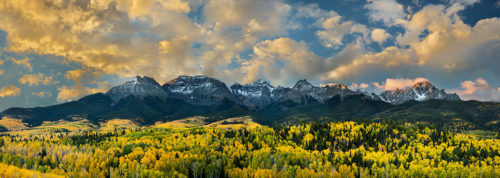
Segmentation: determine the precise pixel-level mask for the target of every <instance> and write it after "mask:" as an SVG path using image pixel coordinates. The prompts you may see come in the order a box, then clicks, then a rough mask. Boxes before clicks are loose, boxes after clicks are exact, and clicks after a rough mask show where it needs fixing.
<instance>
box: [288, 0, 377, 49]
mask: <svg viewBox="0 0 500 178" xmlns="http://www.w3.org/2000/svg"><path fill="white" fill-rule="evenodd" d="M296 9H297V14H298V15H297V16H298V17H304V18H313V19H315V20H316V22H315V23H314V25H315V26H316V27H319V28H320V29H319V30H318V31H316V33H315V34H316V36H317V37H318V39H319V40H320V41H321V43H322V44H323V46H325V47H327V48H338V47H340V46H342V45H344V44H343V41H342V40H343V39H344V37H345V36H347V35H351V34H357V35H358V36H361V37H367V36H368V33H369V31H370V30H369V29H368V28H367V27H366V26H365V25H362V24H359V23H355V22H353V21H349V20H343V18H342V16H340V15H339V14H338V13H337V12H335V11H325V10H323V9H321V8H320V7H319V6H318V5H317V4H308V5H305V6H298V7H296Z"/></svg>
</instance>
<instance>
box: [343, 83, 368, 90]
mask: <svg viewBox="0 0 500 178" xmlns="http://www.w3.org/2000/svg"><path fill="white" fill-rule="evenodd" d="M368 87H370V84H368V83H360V84H357V83H354V82H352V83H351V85H349V87H348V88H349V89H351V90H362V89H367V88H368Z"/></svg>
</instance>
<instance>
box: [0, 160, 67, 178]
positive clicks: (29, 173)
mask: <svg viewBox="0 0 500 178" xmlns="http://www.w3.org/2000/svg"><path fill="white" fill-rule="evenodd" d="M0 177H42V178H43V177H57V178H58V177H61V178H62V177H64V176H61V175H57V174H51V173H40V172H37V171H34V170H28V169H22V168H18V167H16V166H9V165H6V164H3V163H0Z"/></svg>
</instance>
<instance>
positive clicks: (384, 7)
mask: <svg viewBox="0 0 500 178" xmlns="http://www.w3.org/2000/svg"><path fill="white" fill-rule="evenodd" d="M365 8H366V9H368V11H369V13H368V17H369V18H370V19H372V20H374V21H383V22H384V23H385V24H386V25H394V24H397V23H399V22H400V21H401V20H402V19H403V17H404V16H405V13H404V9H403V5H401V4H399V3H398V2H396V0H368V4H366V5H365Z"/></svg>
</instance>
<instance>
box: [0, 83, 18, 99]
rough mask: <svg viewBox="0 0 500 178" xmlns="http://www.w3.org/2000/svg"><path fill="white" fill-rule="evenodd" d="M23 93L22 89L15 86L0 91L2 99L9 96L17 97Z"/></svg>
mask: <svg viewBox="0 0 500 178" xmlns="http://www.w3.org/2000/svg"><path fill="white" fill-rule="evenodd" d="M20 93H21V89H19V88H18V87H16V86H14V85H10V86H6V87H2V89H0V98H5V97H7V96H17V95H19V94H20Z"/></svg>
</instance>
